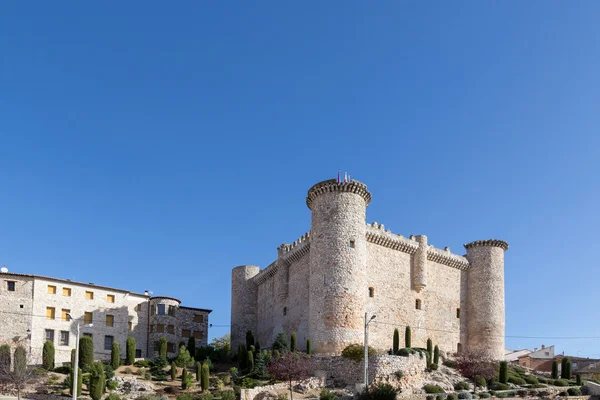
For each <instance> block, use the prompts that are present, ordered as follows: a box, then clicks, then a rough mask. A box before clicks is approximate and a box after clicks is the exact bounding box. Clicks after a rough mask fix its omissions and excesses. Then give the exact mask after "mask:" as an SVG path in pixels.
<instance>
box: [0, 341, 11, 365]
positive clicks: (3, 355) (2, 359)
mask: <svg viewBox="0 0 600 400" xmlns="http://www.w3.org/2000/svg"><path fill="white" fill-rule="evenodd" d="M11 358H12V357H11V355H10V346H9V345H7V344H3V345H2V346H0V365H2V366H3V367H5V368H6V369H8V370H10V363H11Z"/></svg>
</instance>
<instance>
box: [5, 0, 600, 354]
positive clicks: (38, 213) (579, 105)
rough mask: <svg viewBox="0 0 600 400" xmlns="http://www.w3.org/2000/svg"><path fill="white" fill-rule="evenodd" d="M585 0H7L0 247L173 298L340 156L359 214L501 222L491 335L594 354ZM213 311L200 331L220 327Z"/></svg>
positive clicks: (208, 301) (400, 222)
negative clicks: (501, 328) (496, 325)
mask: <svg viewBox="0 0 600 400" xmlns="http://www.w3.org/2000/svg"><path fill="white" fill-rule="evenodd" d="M598 15H600V3H598V2H594V1H587V2H586V1H581V2H576V3H566V2H558V1H550V2H547V1H544V2H542V1H529V2H492V1H487V2H451V3H446V2H441V3H435V4H425V3H420V2H401V1H389V2H384V1H380V2H377V3H373V2H354V1H344V2H341V1H340V2H324V3H323V2H302V3H294V4H290V3H289V2H276V1H272V2H269V1H261V2H258V3H256V2H239V3H232V2H185V1H181V2H176V3H169V4H166V3H164V2H152V1H144V2H119V3H117V2H109V3H101V4H100V3H85V4H84V3H77V2H71V3H68V4H67V3H62V4H59V3H49V2H38V3H35V4H32V3H22V2H5V3H2V5H1V6H0V191H1V195H0V264H6V265H7V266H8V268H9V269H10V270H11V271H15V272H24V273H34V274H44V275H52V276H56V277H61V278H71V279H76V280H82V281H84V282H95V283H97V284H104V285H114V286H117V287H124V288H127V289H130V290H135V291H143V290H144V289H149V290H152V291H153V292H154V294H156V295H158V294H164V295H172V296H176V297H179V298H180V299H182V300H183V302H184V303H185V304H186V305H189V306H197V307H205V308H211V309H213V310H214V312H213V314H212V315H211V322H212V323H214V324H219V325H226V324H229V307H230V276H231V268H232V267H234V266H236V265H240V264H255V265H260V266H261V267H265V266H266V265H268V264H269V263H270V262H271V261H273V260H274V259H275V258H276V247H277V246H278V245H279V244H281V243H282V242H292V241H294V240H295V239H297V238H298V237H299V236H300V235H302V234H304V233H305V232H306V231H307V230H308V229H309V224H310V213H309V210H308V209H307V208H306V206H305V204H304V199H305V195H306V191H307V190H308V188H309V187H310V186H311V185H312V184H314V183H316V182H317V181H320V180H322V179H327V178H332V177H334V176H335V174H336V173H337V170H338V168H341V169H342V171H344V170H347V171H349V172H350V173H351V174H352V176H353V177H354V178H356V179H358V180H361V181H363V182H365V183H366V184H367V185H368V187H369V189H370V190H371V192H372V194H373V202H372V204H371V206H370V207H369V208H368V212H367V218H368V222H372V221H378V222H383V223H385V225H386V227H388V228H390V229H392V231H393V232H396V233H402V234H404V235H410V234H421V233H422V234H426V235H428V237H429V240H430V242H431V243H432V244H434V245H436V246H437V247H444V246H446V245H448V246H450V248H451V249H452V250H453V251H455V252H457V253H459V254H463V251H464V249H463V248H462V245H463V244H464V243H467V242H469V241H472V240H477V239H488V238H500V239H504V240H506V241H508V242H509V243H510V249H509V250H508V252H507V253H506V298H507V309H506V310H507V326H506V328H507V329H506V333H507V335H509V336H544V337H546V338H545V339H524V338H508V339H507V345H508V346H509V347H513V348H514V347H530V348H532V347H540V345H541V344H542V343H544V344H546V345H551V344H556V346H557V350H558V351H563V350H564V351H566V352H567V353H571V354H576V353H577V352H578V351H579V352H580V354H581V355H596V356H600V339H589V340H576V339H572V340H565V339H548V338H547V337H548V336H560V337H562V336H568V337H572V336H600V320H599V319H598V282H599V279H598V278H599V273H598V261H597V260H598V254H597V253H598V240H599V235H598V226H599V225H600V218H599V214H598V204H600V198H599V197H600V196H599V195H600V187H599V180H598V172H599V171H600V168H599V161H598V155H599V146H600V137H599V134H598V131H599V127H600V112H599V111H600V108H599V107H600V73H599V71H600V28H599V27H598ZM227 331H228V328H227V327H218V328H214V329H212V331H211V336H221V335H223V334H225V333H226V332H227Z"/></svg>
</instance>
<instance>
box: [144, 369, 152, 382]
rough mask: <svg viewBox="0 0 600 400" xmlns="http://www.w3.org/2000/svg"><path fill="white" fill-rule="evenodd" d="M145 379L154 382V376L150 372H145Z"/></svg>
mask: <svg viewBox="0 0 600 400" xmlns="http://www.w3.org/2000/svg"><path fill="white" fill-rule="evenodd" d="M144 379H145V380H147V381H151V380H152V374H151V373H150V371H144Z"/></svg>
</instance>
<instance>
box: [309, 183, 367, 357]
mask: <svg viewBox="0 0 600 400" xmlns="http://www.w3.org/2000/svg"><path fill="white" fill-rule="evenodd" d="M370 201H371V193H369V191H368V190H367V186H366V185H365V184H363V183H361V182H357V181H350V182H338V181H337V180H335V179H330V180H326V181H322V182H319V183H317V184H316V185H314V186H313V187H311V188H310V190H309V191H308V195H307V197H306V205H307V206H308V208H309V209H310V210H311V211H312V219H311V234H310V238H311V247H310V261H309V264H310V278H309V290H310V292H309V310H308V315H309V320H308V336H309V337H310V339H312V342H313V344H314V347H315V349H314V350H315V352H318V353H337V354H339V353H340V352H341V351H342V350H343V349H344V347H346V346H347V345H348V344H351V343H361V342H362V340H363V339H362V338H363V319H364V312H365V300H366V297H367V287H366V263H367V248H366V207H367V206H368V205H369V203H370Z"/></svg>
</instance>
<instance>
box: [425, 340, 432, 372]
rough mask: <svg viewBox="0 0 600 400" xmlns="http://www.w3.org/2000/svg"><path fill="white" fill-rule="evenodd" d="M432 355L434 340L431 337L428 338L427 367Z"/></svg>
mask: <svg viewBox="0 0 600 400" xmlns="http://www.w3.org/2000/svg"><path fill="white" fill-rule="evenodd" d="M431 357H433V341H432V340H431V339H427V356H426V359H427V367H429V364H431Z"/></svg>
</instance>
